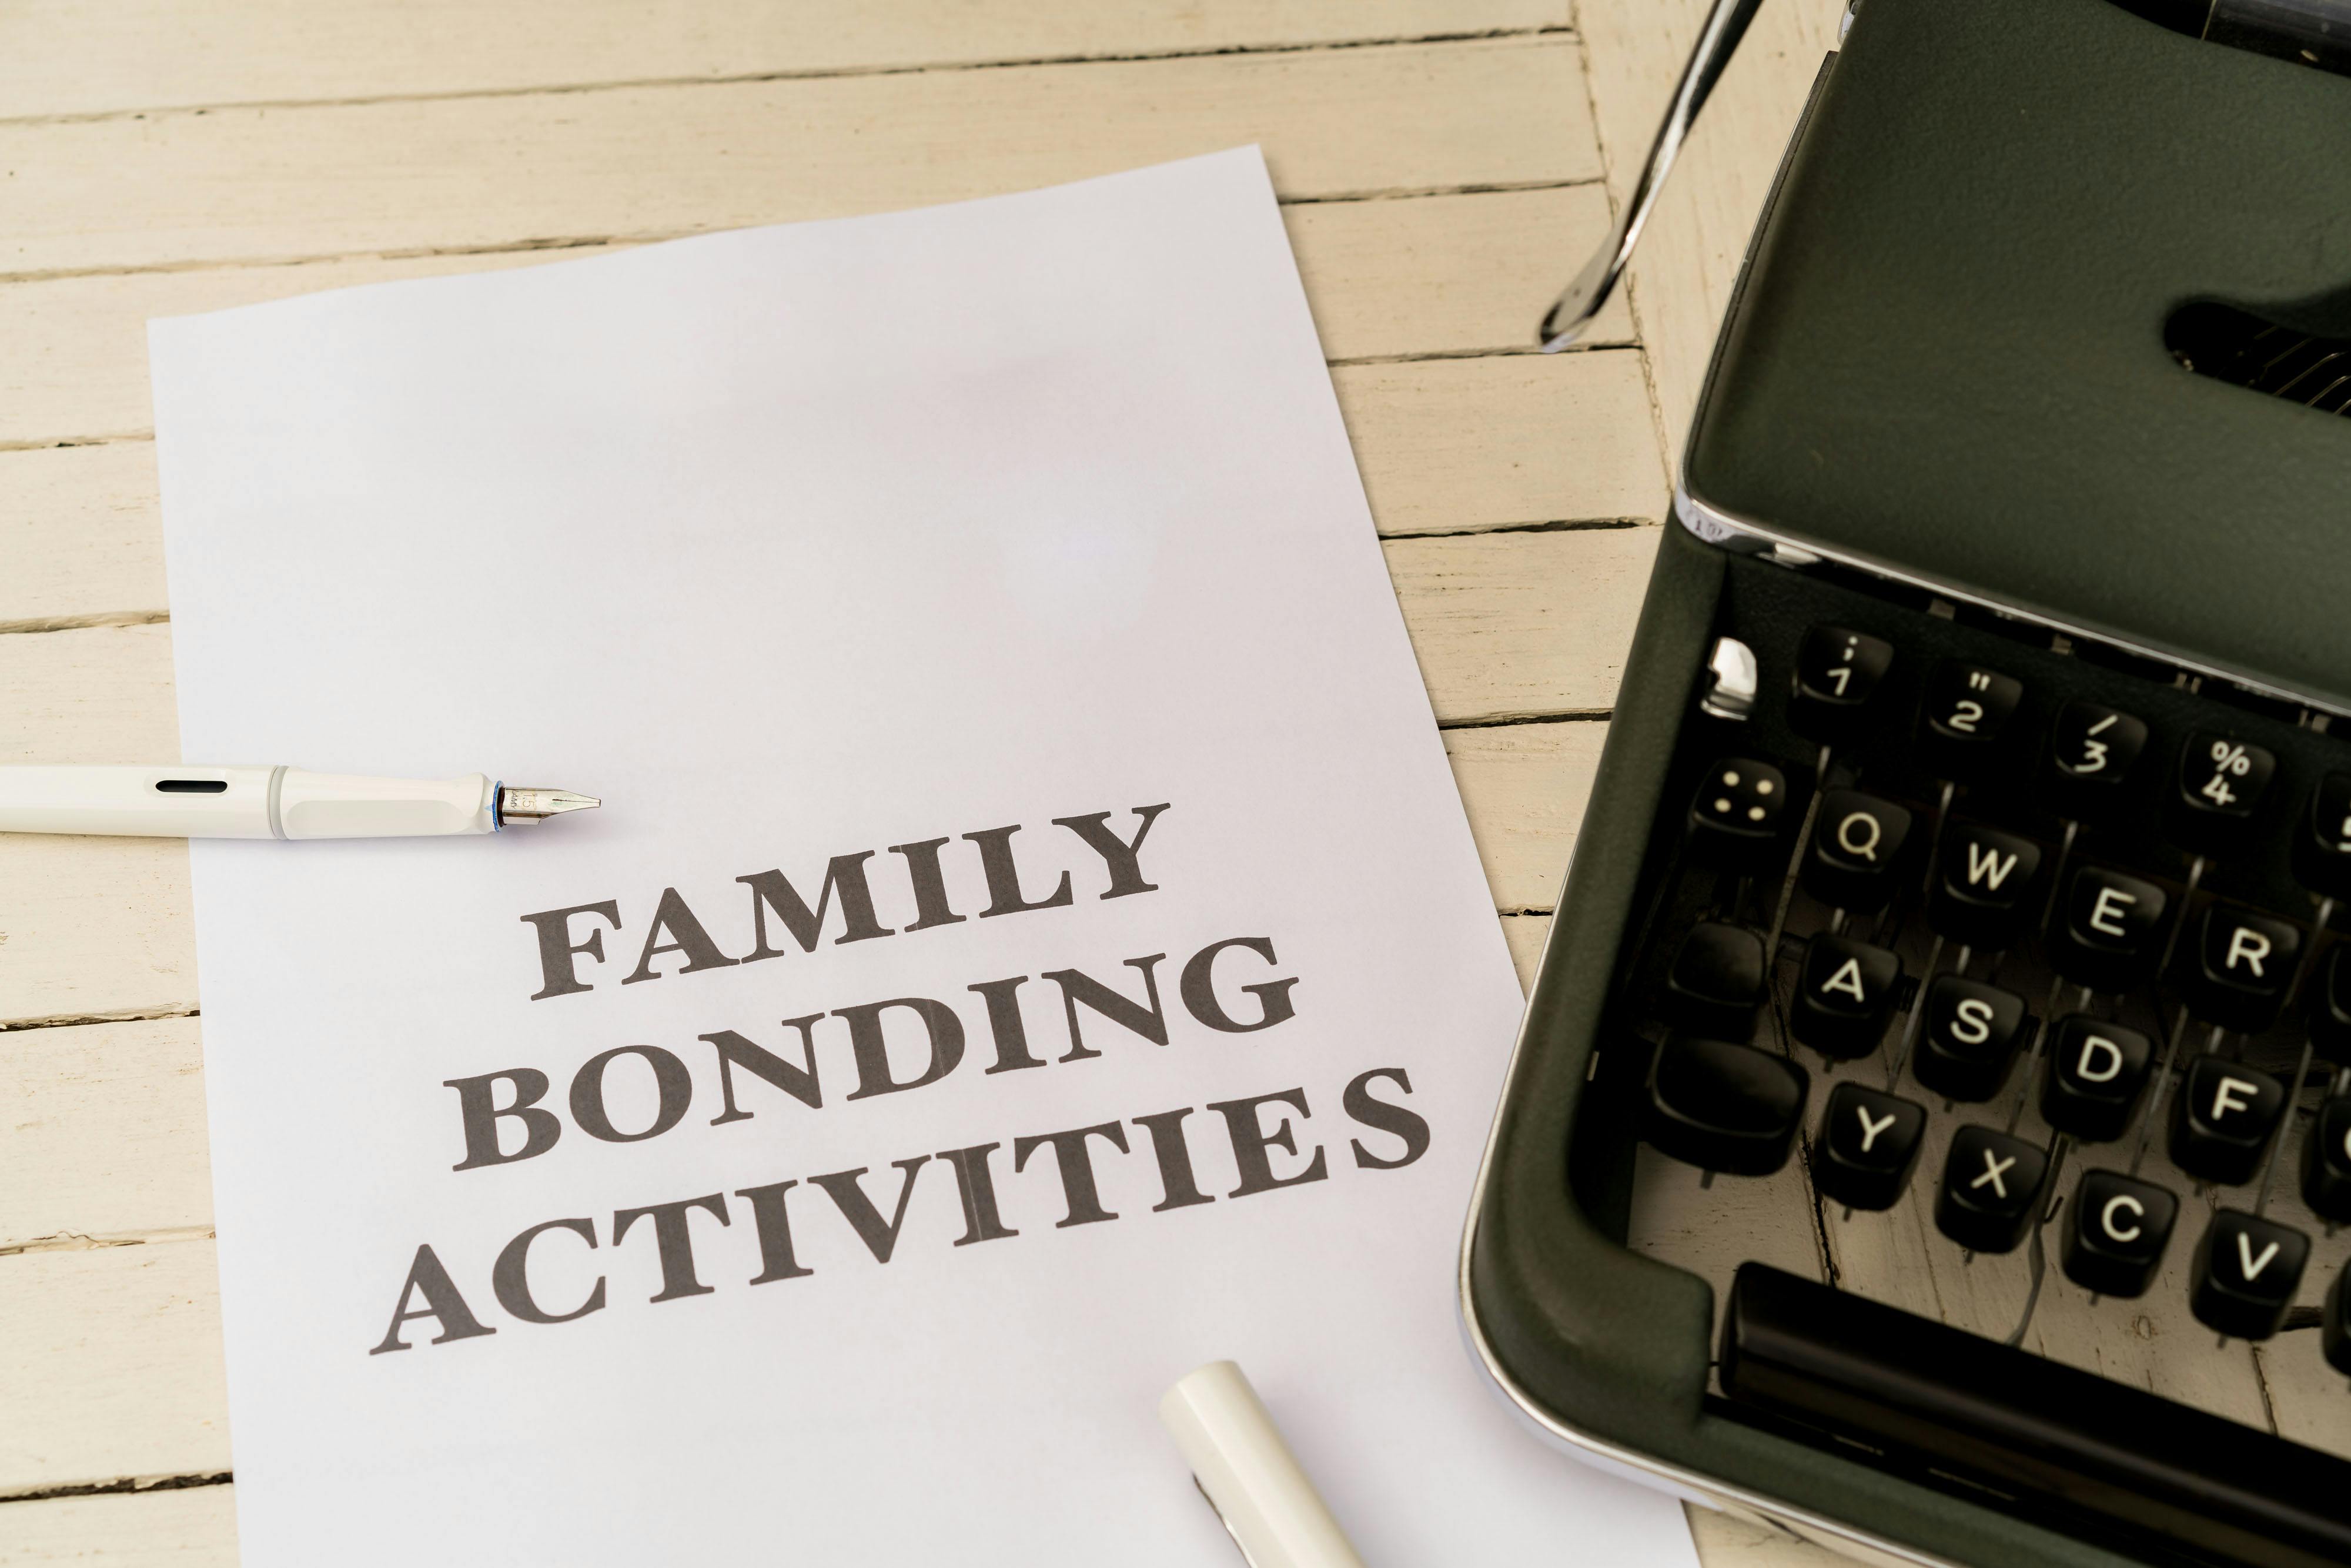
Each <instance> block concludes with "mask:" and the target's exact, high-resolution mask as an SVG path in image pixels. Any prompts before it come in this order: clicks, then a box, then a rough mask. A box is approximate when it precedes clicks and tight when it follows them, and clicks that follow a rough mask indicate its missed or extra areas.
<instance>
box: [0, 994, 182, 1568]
mask: <svg viewBox="0 0 2351 1568" xmlns="http://www.w3.org/2000/svg"><path fill="white" fill-rule="evenodd" d="M0 1133H4V1134H5V1135H0V1253H6V1252H13V1251H19V1250H22V1249H26V1248H49V1249H55V1248H60V1247H71V1246H74V1245H78V1244H82V1243H88V1242H113V1241H121V1240H127V1239H138V1238H152V1237H177V1238H179V1239H188V1238H189V1237H192V1236H199V1235H202V1234H203V1233H204V1232H206V1231H208V1230H209V1229H210V1228H211V1226H212V1217H213V1209H212V1183H211V1179H210V1176H209V1175H208V1164H207V1162H208V1158H209V1155H208V1150H207V1145H206V1140H205V1137H204V1053H203V1050H202V1047H201V1044H200V1042H199V1040H198V1038H197V1023H196V1020H195V1019H193V1018H176V1019H155V1020H151V1021H142V1022H137V1023H110V1024H85V1025H82V1026H80V1027H78V1028H68V1029H26V1030H7V1031H5V1032H0ZM0 1562H5V1558H0Z"/></svg>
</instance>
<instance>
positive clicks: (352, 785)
mask: <svg viewBox="0 0 2351 1568" xmlns="http://www.w3.org/2000/svg"><path fill="white" fill-rule="evenodd" d="M496 788H497V787H496V785H494V784H493V783H491V782H490V780H489V779H487V778H486V776H484V775H482V774H479V773H468V774H466V775H465V776H464V777H463V778H458V779H369V778H364V777H361V776H360V775H358V774H351V773H311V772H308V771H306V770H304V769H302V768H287V770H286V777H285V778H284V779H280V780H279V781H278V786H277V824H278V827H279V830H280V831H279V834H278V836H279V837H281V838H287V839H422V838H444V837H447V836H449V835H451V834H454V833H489V832H495V831H497V815H496V810H495V807H494V803H493V800H492V796H493V795H494V794H495V793H496Z"/></svg>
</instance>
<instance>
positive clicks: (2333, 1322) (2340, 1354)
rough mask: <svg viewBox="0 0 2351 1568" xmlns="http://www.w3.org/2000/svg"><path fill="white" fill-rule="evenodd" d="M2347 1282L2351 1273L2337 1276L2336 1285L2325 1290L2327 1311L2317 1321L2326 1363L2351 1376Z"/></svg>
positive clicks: (2350, 1312)
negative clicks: (2345, 1285)
mask: <svg viewBox="0 0 2351 1568" xmlns="http://www.w3.org/2000/svg"><path fill="white" fill-rule="evenodd" d="M2346 1280H2351V1270H2346V1271H2344V1272H2343V1273H2340V1274H2337V1275H2335V1283H2333V1284H2331V1285H2329V1286H2327V1287H2326V1311H2325V1312H2324V1313H2322V1314H2321V1315H2320V1317H2319V1320H2318V1340H2319V1347H2320V1348H2321V1349H2322V1350H2324V1351H2325V1353H2326V1364H2328V1365H2329V1366H2332V1367H2333V1368H2334V1369H2335V1371H2337V1372H2339V1373H2342V1374H2343V1375H2345V1376H2346V1377H2351V1292H2346V1291H2345V1290H2344V1288H2343V1281H2346Z"/></svg>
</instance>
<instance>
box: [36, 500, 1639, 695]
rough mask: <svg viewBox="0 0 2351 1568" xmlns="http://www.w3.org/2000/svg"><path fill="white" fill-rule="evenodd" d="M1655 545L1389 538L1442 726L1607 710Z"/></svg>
mask: <svg viewBox="0 0 2351 1568" xmlns="http://www.w3.org/2000/svg"><path fill="white" fill-rule="evenodd" d="M1656 548H1657V530H1656V528H1579V529H1573V530H1570V531H1567V532H1561V533H1500V534H1470V535H1465V536H1462V537H1460V538H1426V539H1412V538H1406V539H1390V540H1388V541H1387V552H1388V570H1389V573H1390V574H1391V575H1392V576H1393V577H1394V578H1395V585H1396V598H1397V600H1398V601H1400V602H1401V603H1402V604H1403V606H1404V616H1405V630H1406V631H1408V632H1411V634H1412V642H1413V647H1414V650H1415V651H1416V653H1418V654H1419V656H1420V673H1421V678H1422V679H1423V680H1424V681H1426V683H1427V685H1428V697H1429V701H1430V703H1431V704H1432V705H1433V706H1435V708H1436V710H1437V720H1438V722H1439V723H1443V724H1463V723H1473V724H1474V723H1479V722H1487V721H1492V720H1496V719H1508V718H1524V717H1533V716H1542V715H1547V714H1559V713H1578V712H1581V713H1599V712H1602V711H1604V710H1605V709H1606V708H1607V707H1608V706H1610V705H1611V704H1612V703H1614V701H1615V700H1616V685H1617V682H1618V681H1619V680H1620V679H1622V678H1623V676H1624V673H1625V650H1626V649H1627V648H1628V647H1629V646H1630V645H1631V643H1632V640H1633V622H1634V621H1635V618H1636V617H1637V616H1638V615H1639V613H1640V608H1641V595H1642V593H1643V592H1644V591H1646V588H1647V586H1648V579H1649V562H1650V559H1651V558H1652V557H1653V556H1654V555H1655V554H1656ZM61 634H62V633H61Z"/></svg>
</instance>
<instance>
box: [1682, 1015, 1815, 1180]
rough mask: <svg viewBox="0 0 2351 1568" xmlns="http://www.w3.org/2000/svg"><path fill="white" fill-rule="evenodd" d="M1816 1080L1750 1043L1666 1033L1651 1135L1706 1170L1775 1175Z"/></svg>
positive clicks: (1790, 1144)
mask: <svg viewBox="0 0 2351 1568" xmlns="http://www.w3.org/2000/svg"><path fill="white" fill-rule="evenodd" d="M1811 1086H1812V1078H1811V1076H1810V1075H1809V1074H1808V1073H1806V1072H1805V1071H1804V1070H1803V1069H1802V1068H1801V1067H1799V1066H1797V1065H1796V1064H1795V1063H1794V1062H1792V1061H1789V1060H1788V1059H1787V1058H1786V1057H1784V1056H1775V1055H1772V1054H1771V1052H1769V1051H1758V1050H1756V1049H1755V1048H1754V1047H1753V1046H1751V1045H1735V1044H1733V1043H1731V1042H1730V1041H1729V1040H1688V1039H1679V1040H1668V1041H1667V1043H1666V1044H1665V1046H1664V1047H1663V1048H1662V1049H1660V1050H1659V1051H1658V1052H1657V1061H1656V1071H1654V1072H1653V1073H1652V1074H1651V1075H1650V1079H1649V1113H1648V1124H1647V1127H1646V1135H1647V1137H1648V1140H1649V1143H1650V1145H1652V1146H1653V1147H1655V1148H1656V1150H1657V1152H1658V1153H1660V1154H1664V1155H1671V1156H1672V1157H1673V1158H1675V1159H1677V1160H1680V1161H1683V1162H1684V1163H1686V1164H1688V1165H1693V1166H1698V1168H1699V1169H1701V1170H1706V1171H1727V1172H1729V1174H1731V1175H1733V1176H1770V1175H1771V1173H1772V1172H1773V1171H1776V1170H1778V1169H1779V1168H1780V1167H1781V1166H1783V1165H1786V1164H1787V1163H1788V1151H1789V1149H1790V1147H1791V1146H1792V1145H1793V1144H1794V1143H1795V1141H1796V1129H1797V1127H1798V1126H1799V1125H1800V1124H1802V1121H1803V1115H1804V1095H1805V1092H1806V1091H1807V1090H1809V1089H1810V1088H1811Z"/></svg>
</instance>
